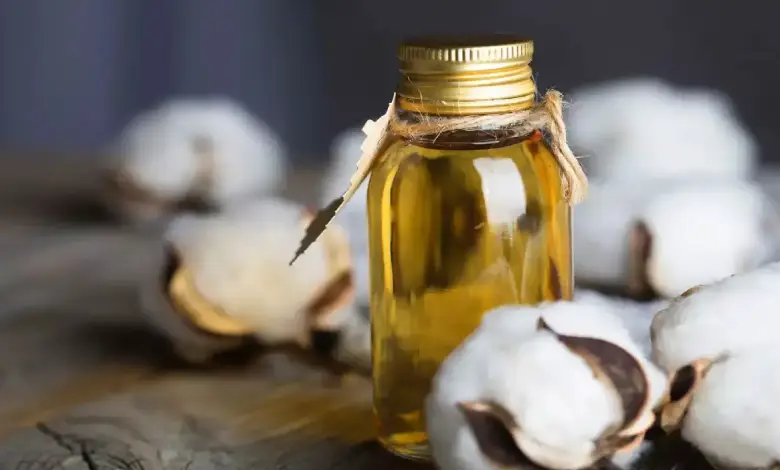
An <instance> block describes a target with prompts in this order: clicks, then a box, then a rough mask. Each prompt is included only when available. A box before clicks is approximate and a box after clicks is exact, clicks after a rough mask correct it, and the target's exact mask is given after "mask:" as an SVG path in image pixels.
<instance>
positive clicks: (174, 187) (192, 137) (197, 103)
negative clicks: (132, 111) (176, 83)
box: [108, 98, 285, 220]
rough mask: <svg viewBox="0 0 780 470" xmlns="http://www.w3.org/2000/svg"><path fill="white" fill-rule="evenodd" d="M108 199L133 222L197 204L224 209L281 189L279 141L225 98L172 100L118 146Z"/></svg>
mask: <svg viewBox="0 0 780 470" xmlns="http://www.w3.org/2000/svg"><path fill="white" fill-rule="evenodd" d="M115 152H116V158H115V160H114V161H112V162H111V164H110V166H111V168H110V169H109V172H108V174H109V177H108V184H109V188H108V199H109V202H110V203H111V204H112V206H113V207H114V208H115V209H116V210H118V211H119V212H120V214H121V215H123V216H126V217H130V218H131V219H134V220H144V219H149V218H156V217H160V216H162V215H166V214H168V213H171V212H176V211H177V210H179V208H180V207H181V206H182V205H187V204H191V203H193V202H198V203H199V204H201V205H204V206H207V207H215V208H221V207H224V206H225V205H227V204H230V203H232V202H236V201H242V200H247V199H249V198H251V197H255V196H259V195H267V194H270V193H271V192H273V191H275V190H276V189H278V187H279V184H280V182H281V180H282V178H283V174H284V169H285V168H284V167H285V162H284V149H283V146H282V144H281V142H280V141H279V139H278V137H277V136H275V135H274V134H273V132H272V131H271V130H270V129H269V128H268V127H267V126H266V125H265V124H264V123H262V122H260V121H258V120H256V119H255V118H254V117H252V116H251V115H250V114H249V113H248V112H247V111H246V110H244V109H243V108H242V107H241V106H240V105H239V104H238V103H236V102H234V101H232V100H229V99H225V98H199V99H181V100H171V101H168V102H165V103H163V104H162V105H160V106H159V107H157V108H155V109H152V110H150V111H147V112H144V113H142V114H140V115H139V116H138V117H136V118H135V119H134V120H132V121H131V122H130V123H129V124H128V126H127V127H126V128H125V130H124V131H123V132H122V134H121V136H120V138H119V140H118V142H117V144H116V149H115Z"/></svg>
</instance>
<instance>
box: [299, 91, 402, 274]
mask: <svg viewBox="0 0 780 470" xmlns="http://www.w3.org/2000/svg"><path fill="white" fill-rule="evenodd" d="M394 112H395V94H393V99H392V100H391V101H390V104H389V105H388V106H387V111H386V112H385V114H384V115H383V116H382V117H380V118H379V119H377V120H376V121H372V120H370V119H369V120H368V121H366V123H365V124H364V125H363V133H364V134H365V135H366V138H365V140H363V145H361V146H360V150H361V152H362V154H361V156H360V160H358V162H357V165H356V167H357V169H356V170H355V173H354V174H353V175H352V177H351V178H350V179H349V188H347V190H346V192H344V194H342V195H341V196H340V197H338V198H336V199H334V200H333V201H331V203H330V204H328V205H327V206H325V207H324V208H322V209H320V210H319V211H317V214H316V215H315V217H314V219H313V220H312V221H311V223H310V224H309V226H308V227H306V233H305V234H304V236H303V239H302V240H301V243H300V245H299V246H298V249H297V250H296V251H295V256H294V257H293V259H292V261H290V265H292V264H293V263H294V262H295V260H296V259H298V257H299V256H301V255H302V254H303V253H304V252H305V251H306V250H307V249H308V248H309V246H311V244H312V243H314V242H315V241H316V240H317V238H319V236H320V234H322V232H323V231H325V228H326V227H327V226H328V224H329V223H330V221H331V220H333V218H334V217H336V214H338V213H339V211H340V210H341V208H342V207H344V205H345V204H346V203H347V202H349V200H350V199H351V198H352V196H353V195H354V194H355V192H357V190H358V188H360V185H361V184H363V181H364V180H365V179H366V177H367V176H368V174H369V173H370V172H371V169H372V168H373V166H374V161H375V160H376V157H377V155H378V154H379V150H380V149H381V148H382V146H383V144H384V142H385V138H386V137H387V126H388V123H389V122H390V116H392V115H393V113H394Z"/></svg>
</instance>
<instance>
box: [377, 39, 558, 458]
mask: <svg viewBox="0 0 780 470" xmlns="http://www.w3.org/2000/svg"><path fill="white" fill-rule="evenodd" d="M532 53H533V43H532V42H531V41H525V40H517V39H513V38H504V37H493V38H482V39H478V40H470V41H469V40H466V41H463V40H452V41H446V40H442V39H439V40H436V39H427V40H426V39H422V40H417V41H410V42H407V43H405V44H402V45H401V46H400V48H399V49H398V58H399V60H400V63H401V67H400V71H401V79H400V81H399V85H398V88H397V91H396V103H395V109H396V112H397V113H398V117H399V118H400V120H401V121H402V122H404V123H415V122H425V120H426V119H429V118H431V117H434V118H454V117H463V116H468V115H485V114H500V113H507V112H514V111H521V110H524V109H528V108H530V107H532V106H533V105H534V104H535V102H534V99H535V95H536V87H535V84H534V82H533V79H532V73H531V67H530V65H529V64H530V61H531V57H532ZM560 174H561V173H560V168H559V166H558V164H557V162H556V160H555V157H554V156H553V154H552V153H551V151H550V148H549V145H548V143H547V141H546V139H545V137H544V136H543V135H542V134H541V133H539V132H532V133H530V134H528V135H518V133H517V132H513V131H511V130H501V129H485V130H484V131H449V132H445V133H435V134H431V135H424V136H420V137H416V138H413V139H410V138H403V137H401V136H399V135H392V134H391V135H390V137H389V139H388V140H387V141H386V144H385V145H384V147H383V148H382V149H380V154H379V155H378V158H377V164H376V166H375V167H374V169H373V170H372V173H371V176H370V180H369V186H368V225H369V245H370V260H371V261H370V263H371V264H370V272H371V320H372V342H373V343H372V355H373V382H374V413H375V417H376V420H377V426H378V430H379V440H380V441H381V442H382V444H383V445H384V446H385V447H386V448H388V449H389V450H390V451H392V452H394V453H396V454H399V455H401V456H404V457H408V458H417V459H427V458H428V457H429V450H428V444H427V436H426V433H425V418H424V416H423V413H424V400H425V397H426V395H427V393H428V389H429V386H430V382H431V379H432V377H433V375H434V374H435V373H436V370H437V369H438V367H439V365H440V364H441V362H442V361H443V360H444V359H445V358H446V357H447V356H448V355H449V354H450V352H452V351H453V350H454V349H455V348H456V347H457V346H458V345H459V344H460V343H461V342H462V341H463V340H464V339H465V338H466V337H467V336H468V335H469V334H470V333H471V332H472V331H473V330H474V329H475V328H477V327H478V325H479V323H480V321H481V318H482V315H483V314H484V313H485V312H486V311H488V310H490V309H492V308H495V307H498V306H500V305H505V304H536V303H539V302H542V301H548V300H557V299H570V298H571V296H572V284H573V279H572V260H571V215H570V214H571V211H570V206H569V204H568V203H567V202H566V201H565V200H564V198H563V191H562V184H561V180H560Z"/></svg>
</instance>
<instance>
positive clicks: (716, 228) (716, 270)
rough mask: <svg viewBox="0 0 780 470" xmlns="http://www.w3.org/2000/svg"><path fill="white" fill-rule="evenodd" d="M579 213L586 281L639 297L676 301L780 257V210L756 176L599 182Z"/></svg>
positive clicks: (577, 259)
mask: <svg viewBox="0 0 780 470" xmlns="http://www.w3.org/2000/svg"><path fill="white" fill-rule="evenodd" d="M575 217H576V218H575V223H574V240H573V246H574V251H575V254H576V255H575V256H574V272H575V276H576V278H577V280H578V282H580V283H583V284H585V285H590V286H597V287H610V288H615V287H617V288H619V290H623V291H624V292H625V293H629V294H631V295H634V296H642V297H644V296H646V295H648V294H650V295H658V296H661V297H667V298H672V297H675V296H677V295H679V294H681V293H682V292H684V291H685V290H687V289H688V288H690V287H693V286H695V285H699V284H707V283H710V282H713V281H716V280H718V279H721V278H724V277H726V276H729V275H731V274H734V273H739V272H743V271H745V270H749V269H752V268H755V267H756V266H758V265H760V264H762V263H764V262H767V261H769V260H770V259H772V257H773V256H776V254H777V248H778V244H777V242H776V240H777V236H778V225H779V224H778V214H777V212H776V210H775V208H774V206H773V204H772V203H771V201H770V200H769V198H768V197H767V196H766V194H765V193H764V192H763V191H762V189H761V187H760V186H759V185H757V184H755V183H752V182H748V181H733V180H728V179H723V180H707V179H690V180H686V179H678V180H654V179H637V180H635V181H614V182H611V183H604V182H599V181H593V182H592V186H591V191H590V196H589V198H588V199H587V200H586V201H585V202H584V203H583V204H582V205H581V206H580V207H578V208H577V211H576V216H575Z"/></svg>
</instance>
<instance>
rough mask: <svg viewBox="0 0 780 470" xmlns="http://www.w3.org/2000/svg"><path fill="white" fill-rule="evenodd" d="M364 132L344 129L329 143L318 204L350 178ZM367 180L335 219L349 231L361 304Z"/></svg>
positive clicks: (365, 298) (364, 299)
mask: <svg viewBox="0 0 780 470" xmlns="http://www.w3.org/2000/svg"><path fill="white" fill-rule="evenodd" d="M365 138H366V135H365V134H364V133H363V131H362V130H361V129H360V128H355V129H347V130H345V131H344V132H342V133H341V134H339V135H338V136H337V137H336V138H335V139H334V140H333V143H332V144H331V151H330V153H331V159H330V169H329V171H328V173H327V174H326V175H325V181H324V184H323V191H322V196H321V200H320V202H321V204H322V205H323V206H325V205H327V204H329V203H330V202H331V201H333V199H334V198H336V197H337V196H339V195H340V194H341V193H342V192H344V188H346V187H349V180H350V178H351V177H352V175H353V174H354V173H355V168H356V165H357V162H358V160H359V159H360V156H361V154H362V152H361V150H360V146H361V145H362V144H363V140H364V139H365ZM367 188H368V184H365V183H364V184H362V185H361V186H360V187H359V188H358V190H357V192H356V193H355V195H354V196H352V199H350V201H349V204H346V205H345V206H344V207H343V208H342V209H341V210H340V211H339V213H338V214H337V215H336V218H335V219H334V220H335V221H336V222H337V223H338V224H339V225H341V226H342V227H344V229H345V230H346V231H347V233H348V234H349V241H350V246H351V251H352V260H353V263H354V269H355V296H356V300H357V302H358V303H359V304H360V305H364V306H367V305H368V303H369V298H370V293H369V285H368V284H369V271H368V214H367V207H366V205H367V200H366V198H367V194H366V191H367V190H368V189H367Z"/></svg>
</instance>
